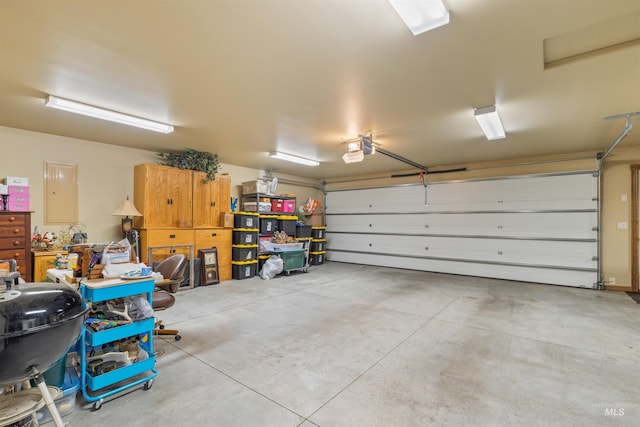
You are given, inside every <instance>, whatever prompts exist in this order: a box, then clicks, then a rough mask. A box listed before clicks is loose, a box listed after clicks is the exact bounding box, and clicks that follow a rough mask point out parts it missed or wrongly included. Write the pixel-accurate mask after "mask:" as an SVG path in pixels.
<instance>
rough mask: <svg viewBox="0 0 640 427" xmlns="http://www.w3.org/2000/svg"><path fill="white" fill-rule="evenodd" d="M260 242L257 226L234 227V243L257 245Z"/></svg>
mask: <svg viewBox="0 0 640 427" xmlns="http://www.w3.org/2000/svg"><path fill="white" fill-rule="evenodd" d="M257 243H258V229H257V228H234V229H233V244H234V245H255V244H257Z"/></svg>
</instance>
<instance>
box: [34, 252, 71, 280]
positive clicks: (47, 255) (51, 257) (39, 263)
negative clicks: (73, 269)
mask: <svg viewBox="0 0 640 427" xmlns="http://www.w3.org/2000/svg"><path fill="white" fill-rule="evenodd" d="M32 254H33V264H32V265H33V281H34V282H44V281H45V280H47V270H49V269H50V268H56V256H57V255H58V254H67V251H50V252H49V251H47V252H32Z"/></svg>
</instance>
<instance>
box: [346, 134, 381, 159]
mask: <svg viewBox="0 0 640 427" xmlns="http://www.w3.org/2000/svg"><path fill="white" fill-rule="evenodd" d="M375 152H376V147H375V144H374V142H373V141H372V140H371V137H370V136H360V138H359V139H358V140H355V141H349V142H348V143H347V152H346V153H344V155H343V156H342V160H344V162H345V163H357V162H361V161H363V160H364V155H365V154H367V155H368V154H374V153H375Z"/></svg>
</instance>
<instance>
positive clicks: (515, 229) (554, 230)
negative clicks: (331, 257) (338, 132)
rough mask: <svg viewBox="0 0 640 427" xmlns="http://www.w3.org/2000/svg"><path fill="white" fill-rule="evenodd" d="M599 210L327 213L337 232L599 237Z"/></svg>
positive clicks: (328, 225) (331, 228)
mask: <svg viewBox="0 0 640 427" xmlns="http://www.w3.org/2000/svg"><path fill="white" fill-rule="evenodd" d="M597 221H598V218H597V215H596V213H595V212H557V213H519V214H510V215H505V214H501V213H486V214H466V215H440V214H402V215H395V216H391V215H383V214H374V215H327V227H328V228H329V229H330V230H331V231H336V232H355V233H399V234H430V235H432V234H436V235H437V234H446V235H465V236H468V235H470V236H497V237H527V238H538V237H539V238H565V239H596V237H597V231H596V227H597Z"/></svg>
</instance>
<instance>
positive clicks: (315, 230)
mask: <svg viewBox="0 0 640 427" xmlns="http://www.w3.org/2000/svg"><path fill="white" fill-rule="evenodd" d="M326 229H327V227H324V226H323V227H318V226H314V227H311V237H313V238H314V239H324V238H325V232H326Z"/></svg>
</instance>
